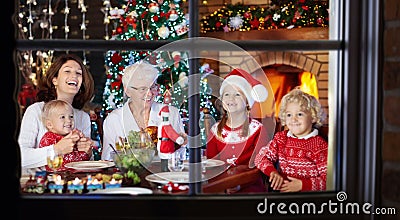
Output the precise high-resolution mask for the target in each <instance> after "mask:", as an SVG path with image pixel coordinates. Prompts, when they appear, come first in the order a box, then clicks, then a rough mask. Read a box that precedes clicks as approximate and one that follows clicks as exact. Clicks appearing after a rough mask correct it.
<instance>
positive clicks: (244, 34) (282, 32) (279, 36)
mask: <svg viewBox="0 0 400 220" xmlns="http://www.w3.org/2000/svg"><path fill="white" fill-rule="evenodd" d="M201 36H202V37H212V38H218V39H222V40H327V39H329V27H303V28H292V29H284V28H282V29H271V30H251V31H231V32H222V31H218V32H207V33H205V34H201Z"/></svg>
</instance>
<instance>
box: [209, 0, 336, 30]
mask: <svg viewBox="0 0 400 220" xmlns="http://www.w3.org/2000/svg"><path fill="white" fill-rule="evenodd" d="M328 24H329V8H328V3H327V1H321V2H320V1H314V0H298V1H287V2H285V3H283V4H279V5H278V4H273V5H269V6H267V7H260V6H246V5H243V4H236V5H232V4H229V5H226V6H224V7H222V8H220V9H218V10H217V11H215V12H214V13H212V14H210V15H208V16H205V17H203V19H201V32H202V33H207V32H216V31H224V32H231V31H250V30H264V29H278V28H287V29H291V28H301V27H326V26H328Z"/></svg>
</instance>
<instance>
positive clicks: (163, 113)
mask: <svg viewBox="0 0 400 220" xmlns="http://www.w3.org/2000/svg"><path fill="white" fill-rule="evenodd" d="M158 115H160V116H161V117H169V107H168V105H164V106H163V107H162V108H161V109H160V112H159V113H158Z"/></svg>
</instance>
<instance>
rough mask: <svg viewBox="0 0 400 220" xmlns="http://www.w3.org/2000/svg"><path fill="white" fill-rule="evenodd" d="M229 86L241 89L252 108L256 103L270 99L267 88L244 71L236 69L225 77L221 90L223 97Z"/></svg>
mask: <svg viewBox="0 0 400 220" xmlns="http://www.w3.org/2000/svg"><path fill="white" fill-rule="evenodd" d="M227 85H235V86H237V87H239V88H240V89H241V90H242V92H243V93H244V95H245V96H246V98H247V101H248V103H249V105H250V107H252V106H253V104H254V102H255V101H257V102H263V101H265V100H266V99H267V97H268V91H267V88H265V86H264V85H263V84H262V83H261V82H260V81H258V80H257V79H255V78H254V77H253V76H252V75H250V73H248V72H246V71H245V70H242V69H234V70H232V72H230V73H229V74H228V75H226V76H225V78H224V81H223V82H222V84H221V88H220V89H219V93H220V94H221V95H222V93H223V91H224V89H225V87H226V86H227Z"/></svg>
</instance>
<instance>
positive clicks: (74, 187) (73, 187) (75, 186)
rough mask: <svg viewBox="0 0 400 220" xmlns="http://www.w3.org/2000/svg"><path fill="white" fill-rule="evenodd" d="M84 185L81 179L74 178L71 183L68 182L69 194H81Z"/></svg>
mask: <svg viewBox="0 0 400 220" xmlns="http://www.w3.org/2000/svg"><path fill="white" fill-rule="evenodd" d="M83 187H84V184H83V182H82V180H81V179H79V178H78V177H75V179H74V180H73V181H68V190H69V192H70V193H74V192H78V193H79V194H81V193H82V192H83Z"/></svg>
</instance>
